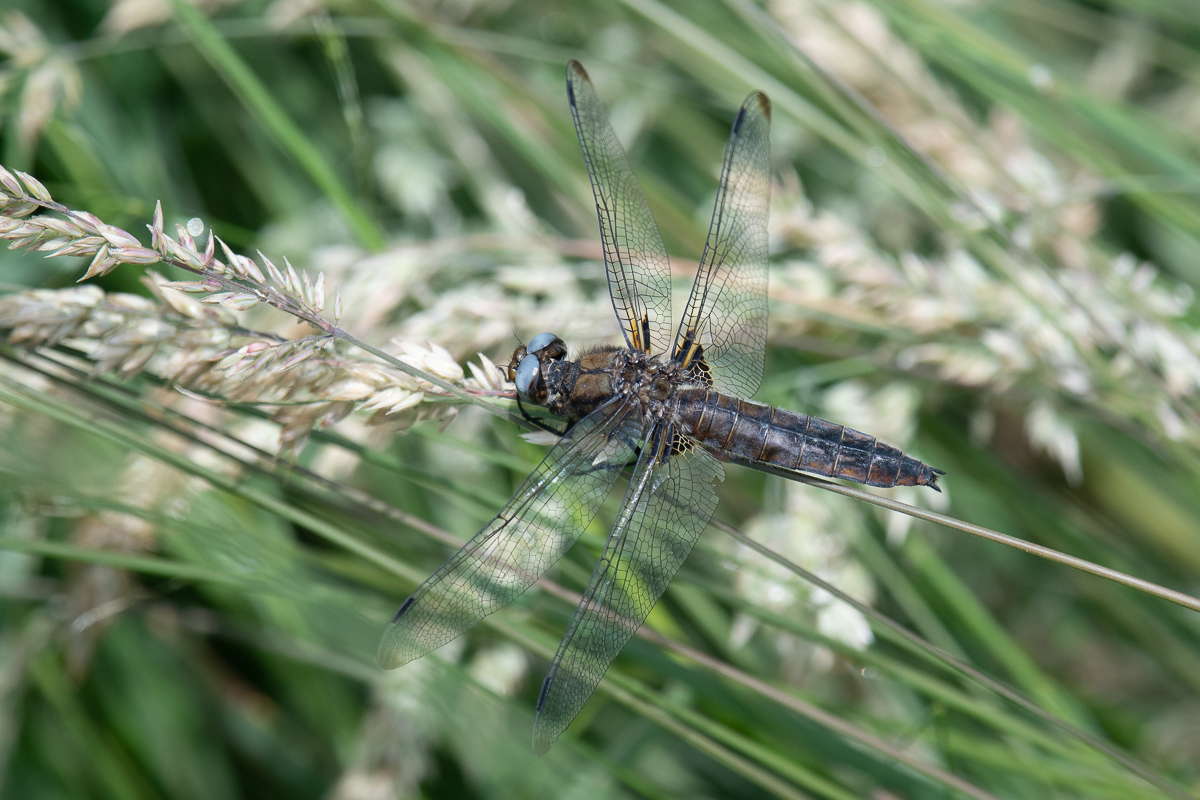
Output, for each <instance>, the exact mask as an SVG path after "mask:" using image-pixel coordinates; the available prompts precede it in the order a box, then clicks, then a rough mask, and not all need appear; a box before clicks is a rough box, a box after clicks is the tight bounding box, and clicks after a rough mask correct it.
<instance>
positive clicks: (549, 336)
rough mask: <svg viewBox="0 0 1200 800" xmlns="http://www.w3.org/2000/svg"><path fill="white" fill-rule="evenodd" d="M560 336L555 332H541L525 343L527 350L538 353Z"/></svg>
mask: <svg viewBox="0 0 1200 800" xmlns="http://www.w3.org/2000/svg"><path fill="white" fill-rule="evenodd" d="M557 338H558V337H557V336H555V335H554V334H553V333H539V334H538V335H537V336H535V337H533V338H532V339H530V340H529V344H527V345H525V351H526V352H528V353H536V352H538V351H539V350H542V349H544V348H545V347H546V345H548V344H550V343H551V342H553V341H554V340H555V339H557Z"/></svg>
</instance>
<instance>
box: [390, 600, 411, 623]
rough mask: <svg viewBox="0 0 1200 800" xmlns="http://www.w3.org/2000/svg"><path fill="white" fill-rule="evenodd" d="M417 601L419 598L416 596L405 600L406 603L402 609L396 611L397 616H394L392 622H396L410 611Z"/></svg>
mask: <svg viewBox="0 0 1200 800" xmlns="http://www.w3.org/2000/svg"><path fill="white" fill-rule="evenodd" d="M415 602H417V598H415V597H410V598H408V599H407V600H405V601H404V604H403V605H401V606H400V609H399V610H398V611H397V612H396V616H394V617H392V622H396V621H397V620H399V619H400V618H401V617H403V616H404V613H405V612H406V611H408V610H409V609H410V608H412V606H413V603H415Z"/></svg>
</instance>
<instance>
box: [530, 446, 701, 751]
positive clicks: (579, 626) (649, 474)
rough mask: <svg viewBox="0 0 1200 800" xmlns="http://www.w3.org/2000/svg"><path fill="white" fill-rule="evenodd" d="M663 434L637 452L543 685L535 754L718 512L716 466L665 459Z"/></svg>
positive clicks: (696, 458) (695, 454)
mask: <svg viewBox="0 0 1200 800" xmlns="http://www.w3.org/2000/svg"><path fill="white" fill-rule="evenodd" d="M664 427H665V426H664ZM664 427H660V428H658V429H656V431H655V433H654V434H652V435H651V439H650V441H649V442H647V445H646V447H644V448H643V449H642V455H641V457H640V458H639V459H638V465H637V469H636V470H635V471H634V474H633V479H632V481H631V482H630V485H629V490H628V491H627V492H626V494H625V502H624V504H623V505H622V507H621V512H620V514H619V516H618V517H617V522H616V524H615V525H614V526H613V529H612V533H610V534H609V537H608V542H607V544H606V545H605V548H604V555H603V556H602V557H601V559H600V563H599V564H597V565H596V571H595V572H594V573H593V575H592V580H591V582H590V583H589V584H588V588H587V591H586V592H585V593H584V595H583V600H582V601H581V602H580V604H579V607H578V608H577V609H576V610H575V616H574V617H573V618H572V619H571V624H570V626H569V627H568V628H567V634H566V636H565V637H564V638H563V640H562V644H561V645H559V648H558V653H557V655H555V657H554V662H553V663H552V664H551V666H550V671H549V672H548V673H547V674H546V679H545V682H544V683H543V684H542V693H541V696H540V697H539V698H538V707H537V719H536V720H535V722H534V728H533V746H534V749H535V750H537V751H538V752H545V751H546V750H548V749H549V748H550V746H551V745H553V744H554V742H555V741H556V740H557V739H558V737H559V736H560V735H561V734H562V732H563V731H564V730H566V728H567V726H568V725H570V724H571V720H573V719H574V718H575V715H576V714H578V713H579V710H580V709H581V708H583V704H584V703H585V702H587V699H588V697H590V696H591V694H592V691H593V690H595V688H596V686H597V684H599V683H600V679H601V678H602V677H603V676H604V672H605V671H606V670H607V669H608V665H609V664H610V663H611V662H612V660H613V659H614V658H616V656H617V653H619V652H620V651H621V648H622V647H624V646H625V643H626V642H627V641H629V638H630V637H631V636H633V634H634V633H635V632H637V629H638V628H639V627H641V625H642V623H643V622H645V620H646V617H647V615H649V613H650V610H651V609H652V608H654V604H655V603H656V602H658V598H659V597H660V596H661V595H662V593H663V592H664V591H665V590H666V588H667V584H668V583H670V582H671V578H673V577H674V576H675V573H676V572H677V571H678V570H679V567H680V566H681V565H682V564H683V561H684V559H686V558H687V556H688V553H690V552H691V550H692V547H693V545H695V544H696V540H697V539H699V538H700V534H701V533H702V532H703V531H704V528H705V527H706V526H707V525H708V521H709V520H710V519H711V518H712V514H713V511H714V510H715V509H716V507H717V496H716V493H715V492H714V490H713V484H714V482H716V481H718V480H722V479H723V478H724V472H723V470H722V469H721V465H720V464H719V463H717V461H716V459H714V458H713V457H712V456H711V455H709V454H708V453H707V452H705V451H704V450H702V449H700V448H694V449H691V450H689V451H687V452H677V453H674V454H673V455H670V456H669V458H668V457H667V456H666V454H667V453H669V452H670V450H671V449H672V448H671V439H672V434H671V431H670V428H669V427H666V428H665V434H664ZM664 443H665V444H664Z"/></svg>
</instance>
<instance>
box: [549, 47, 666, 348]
mask: <svg viewBox="0 0 1200 800" xmlns="http://www.w3.org/2000/svg"><path fill="white" fill-rule="evenodd" d="M567 97H568V98H569V99H570V103H571V116H572V117H573V118H574V120H575V133H576V135H578V137H579V146H580V148H582V149H583V160H584V162H585V163H586V164H587V170H588V177H590V178H591V181H592V193H593V194H594V195H595V197H596V214H597V216H598V217H599V218H600V239H601V241H602V243H603V245H604V264H605V266H606V267H607V268H608V289H609V293H610V294H611V295H612V302H613V310H615V311H616V312H617V319H618V320H620V322H621V329H622V331H623V332H624V334H625V341H626V343H627V344H628V345H629V347H630V348H631V349H634V350H644V351H646V352H648V353H665V352H667V347H668V345H670V343H671V340H670V337H671V264H670V262H669V261H668V260H667V248H666V246H665V245H664V244H663V240H662V234H660V233H659V232H658V225H657V224H656V223H655V222H654V217H653V216H652V215H651V214H650V204H649V203H647V202H646V195H645V193H644V192H643V191H642V187H641V184H639V183H638V180H637V178H636V177H635V176H634V174H633V170H632V169H631V168H630V166H629V159H628V158H627V157H626V156H625V150H624V149H622V147H621V143H620V141H618V140H617V134H616V133H614V132H613V129H612V125H610V124H609V122H608V114H607V113H606V112H605V110H604V106H603V105H601V103H600V98H599V97H598V96H597V95H596V90H595V88H594V87H593V86H592V82H591V80H589V79H588V74H587V72H586V71H585V70H584V69H583V66H582V65H581V64H580V63H579V62H578V61H571V62H570V63H569V64H567Z"/></svg>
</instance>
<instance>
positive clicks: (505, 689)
mask: <svg viewBox="0 0 1200 800" xmlns="http://www.w3.org/2000/svg"><path fill="white" fill-rule="evenodd" d="M467 672H468V673H469V674H470V675H471V677H472V678H474V679H475V680H476V681H478V682H479V683H480V684H481V685H482V686H484V687H485V688H487V689H489V690H491V691H493V692H495V693H496V694H498V695H502V696H504V697H512V696H513V695H514V694H516V692H517V691H518V690H519V689H520V688H521V685H522V684H523V683H524V682H525V676H526V675H527V673H528V672H529V658H528V656H527V655H526V654H525V651H524V650H522V649H521V648H520V647H518V646H517V645H515V644H510V643H503V644H498V645H495V646H493V647H487V648H484V649H483V650H480V651H479V652H478V653H476V655H475V657H474V658H472V659H471V661H470V663H469V664H467Z"/></svg>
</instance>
